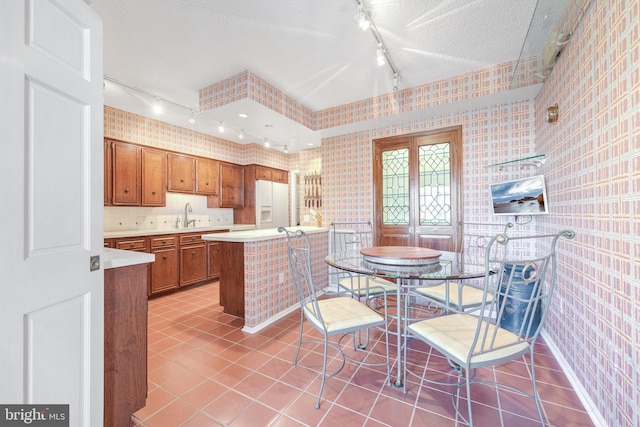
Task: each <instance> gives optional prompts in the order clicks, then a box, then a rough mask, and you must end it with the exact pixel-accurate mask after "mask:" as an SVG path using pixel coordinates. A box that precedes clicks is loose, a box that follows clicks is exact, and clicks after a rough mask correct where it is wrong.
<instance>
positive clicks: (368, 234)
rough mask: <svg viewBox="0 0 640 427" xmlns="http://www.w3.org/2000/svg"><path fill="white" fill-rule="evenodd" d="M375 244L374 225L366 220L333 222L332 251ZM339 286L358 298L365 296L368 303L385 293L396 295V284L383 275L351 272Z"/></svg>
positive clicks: (355, 249)
mask: <svg viewBox="0 0 640 427" xmlns="http://www.w3.org/2000/svg"><path fill="white" fill-rule="evenodd" d="M371 246H373V227H372V225H371V222H370V221H366V222H332V223H331V252H334V253H336V252H350V251H354V252H359V251H360V249H362V248H369V247H371ZM338 286H340V287H341V288H342V289H344V290H346V291H348V292H350V293H351V295H353V296H354V297H356V298H363V299H364V300H365V301H366V302H367V304H371V302H372V301H373V300H375V299H376V298H378V297H380V296H382V295H383V294H387V293H391V294H392V295H395V293H396V284H395V283H394V282H392V281H390V280H387V279H383V278H381V277H374V276H367V275H359V274H350V275H343V277H341V278H340V279H339V280H338Z"/></svg>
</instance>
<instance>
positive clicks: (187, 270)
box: [180, 234, 207, 286]
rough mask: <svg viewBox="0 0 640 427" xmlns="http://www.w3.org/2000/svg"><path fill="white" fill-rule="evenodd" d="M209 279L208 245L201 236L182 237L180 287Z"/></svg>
mask: <svg viewBox="0 0 640 427" xmlns="http://www.w3.org/2000/svg"><path fill="white" fill-rule="evenodd" d="M206 279H207V245H206V243H205V242H204V240H202V237H201V234H187V235H180V286H187V285H192V284H194V283H198V282H203V281H205V280H206Z"/></svg>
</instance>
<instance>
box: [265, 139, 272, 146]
mask: <svg viewBox="0 0 640 427" xmlns="http://www.w3.org/2000/svg"><path fill="white" fill-rule="evenodd" d="M269 145H271V144H269V141H267V138H265V139H264V146H265V147H269Z"/></svg>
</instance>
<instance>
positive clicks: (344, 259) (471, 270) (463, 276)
mask: <svg viewBox="0 0 640 427" xmlns="http://www.w3.org/2000/svg"><path fill="white" fill-rule="evenodd" d="M387 248H393V249H395V253H396V254H398V253H403V252H407V253H408V254H410V253H411V251H415V250H418V249H422V248H414V247H410V246H409V247H384V246H382V247H374V248H368V249H371V251H370V252H366V251H365V250H363V251H365V252H366V253H374V252H376V250H384V249H387ZM401 248H404V249H401ZM432 252H433V251H432ZM438 254H439V256H437V257H435V256H431V257H429V258H428V259H427V258H425V259H423V260H422V261H420V260H419V259H416V258H414V257H411V256H410V255H409V256H407V257H406V258H404V260H403V257H402V255H395V256H393V257H388V258H387V257H380V258H377V257H370V256H367V255H363V254H362V253H361V252H360V251H359V250H354V251H346V252H337V253H332V254H329V255H328V256H327V257H326V258H325V261H326V263H327V264H329V265H330V266H331V267H334V268H336V269H339V270H343V271H346V272H349V273H354V274H359V275H367V276H375V277H382V278H385V279H389V280H392V281H395V283H396V284H397V285H398V286H397V288H396V298H397V300H396V301H397V304H398V308H397V313H396V314H397V333H396V335H397V355H396V358H397V360H396V367H397V377H396V380H395V381H394V382H393V384H394V386H395V387H402V386H403V381H404V377H403V371H402V357H401V354H402V349H403V342H402V339H403V333H402V327H403V319H404V317H403V315H405V316H406V313H404V309H401V303H400V302H401V301H403V300H404V297H405V296H406V295H407V293H408V292H409V291H410V290H411V289H413V288H416V287H425V286H437V285H440V284H442V283H448V282H449V281H459V280H467V279H477V278H481V277H484V275H485V267H484V265H480V264H479V263H470V262H465V260H464V259H463V258H464V257H463V256H462V254H460V253H455V252H445V251H442V252H438ZM446 289H447V290H448V286H447V287H446Z"/></svg>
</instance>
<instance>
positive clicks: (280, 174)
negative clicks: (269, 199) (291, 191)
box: [272, 169, 289, 184]
mask: <svg viewBox="0 0 640 427" xmlns="http://www.w3.org/2000/svg"><path fill="white" fill-rule="evenodd" d="M272 175H273V182H281V183H283V184H288V183H289V173H288V172H287V171H281V170H279V169H273V170H272Z"/></svg>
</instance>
